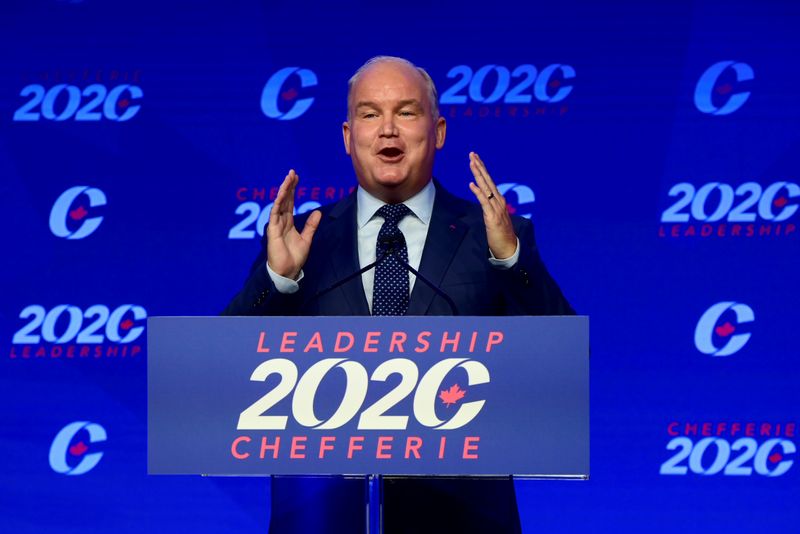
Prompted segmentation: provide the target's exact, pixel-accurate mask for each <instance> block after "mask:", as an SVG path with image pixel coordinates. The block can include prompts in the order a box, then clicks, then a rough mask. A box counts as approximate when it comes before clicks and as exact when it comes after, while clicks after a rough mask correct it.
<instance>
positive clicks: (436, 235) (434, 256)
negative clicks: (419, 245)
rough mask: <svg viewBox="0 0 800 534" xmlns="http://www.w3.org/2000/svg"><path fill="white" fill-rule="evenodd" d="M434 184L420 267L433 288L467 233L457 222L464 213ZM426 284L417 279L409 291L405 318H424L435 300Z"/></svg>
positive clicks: (465, 228)
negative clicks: (416, 316)
mask: <svg viewBox="0 0 800 534" xmlns="http://www.w3.org/2000/svg"><path fill="white" fill-rule="evenodd" d="M434 184H435V185H436V199H435V200H434V202H433V213H432V214H431V224H430V227H429V228H428V236H427V237H426V238H425V248H424V249H423V251H422V259H421V260H420V264H419V272H420V274H422V275H423V276H424V277H425V278H427V279H428V280H430V281H431V283H433V284H435V285H436V286H441V284H442V281H443V280H444V275H445V273H447V269H448V268H449V267H450V264H451V263H452V262H453V259H454V258H455V255H456V252H457V251H458V247H459V246H460V245H461V241H463V239H464V236H465V235H466V233H467V229H468V226H467V225H466V224H465V223H464V222H462V221H461V220H460V217H461V216H462V215H463V210H461V209H459V206H458V203H457V202H456V201H455V199H454V198H453V197H452V195H450V193H448V192H447V191H445V190H444V188H442V187H441V186H440V185H439V184H438V182H434ZM436 296H437V295H436V293H435V292H434V291H433V289H431V288H430V287H429V286H428V284H426V283H425V282H423V281H422V280H419V279H417V280H416V281H415V282H414V289H413V290H412V291H411V299H410V301H409V303H408V313H407V315H425V314H426V313H427V311H428V309H429V308H430V306H431V303H432V302H433V299H434V298H435V297H436Z"/></svg>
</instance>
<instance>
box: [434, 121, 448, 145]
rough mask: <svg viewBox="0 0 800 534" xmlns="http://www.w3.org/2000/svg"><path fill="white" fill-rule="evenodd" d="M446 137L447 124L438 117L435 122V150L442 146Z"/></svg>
mask: <svg viewBox="0 0 800 534" xmlns="http://www.w3.org/2000/svg"><path fill="white" fill-rule="evenodd" d="M445 137H447V122H446V121H445V120H444V117H439V118H438V119H437V120H436V149H437V150H438V149H440V148H442V147H443V146H444V139H445Z"/></svg>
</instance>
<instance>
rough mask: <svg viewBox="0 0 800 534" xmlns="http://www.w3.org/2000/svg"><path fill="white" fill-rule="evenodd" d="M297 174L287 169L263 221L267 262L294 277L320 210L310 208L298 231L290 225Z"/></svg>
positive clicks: (287, 275)
mask: <svg viewBox="0 0 800 534" xmlns="http://www.w3.org/2000/svg"><path fill="white" fill-rule="evenodd" d="M299 181H300V177H299V176H297V173H296V172H294V169H292V170H290V171H289V174H287V175H286V178H285V179H284V180H283V183H282V184H281V188H280V189H279V190H278V196H277V197H276V198H275V203H274V204H273V205H272V211H271V212H270V214H269V224H268V225H267V263H268V264H269V267H270V269H272V270H273V271H274V272H275V273H276V274H279V275H281V276H284V277H286V278H291V279H292V280H297V277H298V276H299V275H300V270H301V269H302V268H303V265H305V263H306V260H307V259H308V251H309V250H310V249H311V240H312V239H313V238H314V232H316V230H317V226H319V221H320V219H321V218H322V213H321V212H320V211H319V210H316V211H314V212H313V213H312V214H311V215H309V217H308V219H307V220H306V225H305V226H304V227H303V231H302V232H298V231H297V229H296V228H295V227H294V215H293V213H294V191H295V189H296V188H297V184H298V182H299Z"/></svg>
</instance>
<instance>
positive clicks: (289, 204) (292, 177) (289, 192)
mask: <svg viewBox="0 0 800 534" xmlns="http://www.w3.org/2000/svg"><path fill="white" fill-rule="evenodd" d="M288 178H289V183H288V187H287V189H286V197H285V198H284V200H283V203H284V209H283V210H282V211H284V212H286V214H287V215H288V216H289V217H291V216H292V214H293V213H294V192H295V190H296V189H297V184H298V182H300V177H299V176H298V175H297V173H296V172H294V169H290V170H289V175H288Z"/></svg>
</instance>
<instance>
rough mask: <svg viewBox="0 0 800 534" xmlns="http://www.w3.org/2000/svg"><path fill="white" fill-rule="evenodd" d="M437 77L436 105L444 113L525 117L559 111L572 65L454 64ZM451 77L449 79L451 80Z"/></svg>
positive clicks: (567, 90)
mask: <svg viewBox="0 0 800 534" xmlns="http://www.w3.org/2000/svg"><path fill="white" fill-rule="evenodd" d="M446 77H447V79H448V81H447V82H443V81H439V82H438V83H437V85H438V89H439V95H440V96H439V105H440V107H441V113H442V115H444V116H445V117H450V118H456V117H475V118H489V117H511V118H527V117H534V116H546V115H556V116H559V115H563V114H565V113H566V112H567V111H568V110H569V108H568V106H567V104H566V102H565V101H566V98H567V97H568V96H569V95H570V93H571V92H572V89H573V84H572V81H573V79H574V78H575V69H574V68H573V67H571V66H570V65H564V64H561V63H554V64H552V65H548V66H546V67H544V68H542V69H541V70H539V69H537V68H536V67H535V66H534V65H531V64H523V65H495V64H489V65H483V66H479V67H476V68H474V69H473V67H472V66H470V65H456V66H455V67H453V68H451V69H450V70H449V71H447V75H446ZM451 80H452V81H451Z"/></svg>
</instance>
